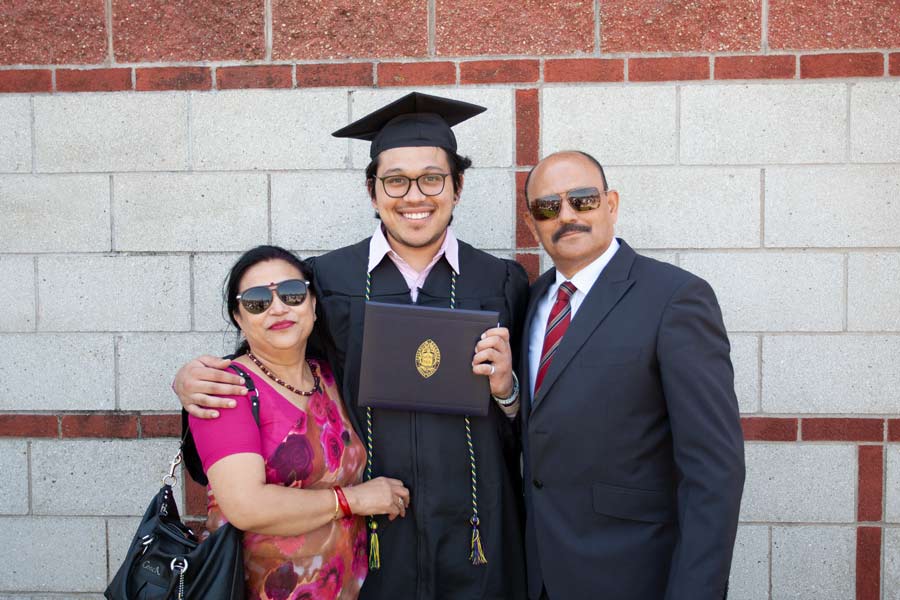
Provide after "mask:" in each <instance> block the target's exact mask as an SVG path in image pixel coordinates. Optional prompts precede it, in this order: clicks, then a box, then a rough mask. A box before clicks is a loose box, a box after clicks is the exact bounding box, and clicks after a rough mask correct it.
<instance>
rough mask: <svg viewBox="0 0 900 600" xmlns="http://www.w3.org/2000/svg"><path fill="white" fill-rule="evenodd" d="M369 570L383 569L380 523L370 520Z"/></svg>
mask: <svg viewBox="0 0 900 600" xmlns="http://www.w3.org/2000/svg"><path fill="white" fill-rule="evenodd" d="M369 519H370V520H369V570H370V571H377V570H378V569H380V568H381V546H380V545H379V544H378V523H376V522H375V519H374V518H372V517H370V518H369Z"/></svg>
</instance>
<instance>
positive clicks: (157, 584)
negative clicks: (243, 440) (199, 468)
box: [103, 365, 259, 600]
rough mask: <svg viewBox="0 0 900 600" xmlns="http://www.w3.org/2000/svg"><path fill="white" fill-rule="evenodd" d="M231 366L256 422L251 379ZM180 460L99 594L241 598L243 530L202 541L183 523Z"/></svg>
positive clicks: (227, 528) (155, 599) (140, 599)
mask: <svg viewBox="0 0 900 600" xmlns="http://www.w3.org/2000/svg"><path fill="white" fill-rule="evenodd" d="M231 368H232V369H233V370H234V371H235V372H237V373H238V374H239V375H241V376H242V377H243V378H244V381H245V383H246V385H247V389H248V390H249V394H248V397H249V398H250V401H251V408H252V411H253V419H254V420H255V421H256V424H257V426H259V396H258V393H257V392H256V388H255V386H254V385H253V380H252V379H250V377H249V376H248V375H247V373H245V372H244V371H243V370H242V369H241V368H240V367H238V366H236V365H232V366H231ZM183 445H184V438H182V447H183ZM181 460H182V449H179V452H178V455H177V456H176V457H175V459H174V460H173V461H172V463H171V465H170V466H169V472H168V474H167V475H166V476H165V477H164V478H163V486H162V488H160V490H159V492H157V494H156V496H154V498H153V500H151V501H150V506H148V507H147V510H146V512H144V517H143V518H142V519H141V524H140V525H139V526H138V529H137V533H135V535H134V538H133V539H132V541H131V546H130V547H129V548H128V554H127V555H126V557H125V562H123V563H122V566H121V567H119V570H118V571H117V572H116V575H115V577H114V578H113V580H112V581H111V582H110V584H109V586H108V587H107V588H106V591H105V592H104V594H103V595H104V596H106V598H107V600H201V599H215V600H229V599H230V600H244V597H245V595H246V589H245V584H244V559H243V547H242V543H241V542H242V539H243V533H242V532H241V531H240V530H239V529H236V528H235V527H234V526H232V525H231V524H230V523H227V524H225V525H224V526H222V527H220V528H219V529H217V530H216V531H215V532H213V533H212V534H210V536H209V537H208V538H207V539H205V540H203V541H202V542H201V541H198V540H197V537H196V536H195V535H194V532H193V531H191V529H190V528H189V527H187V526H186V525H185V524H184V523H182V522H181V516H180V514H179V512H178V505H177V504H176V503H175V496H174V495H173V492H172V485H173V484H174V483H175V481H176V478H175V470H176V468H177V467H178V465H180V464H181Z"/></svg>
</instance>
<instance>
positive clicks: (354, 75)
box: [297, 63, 373, 87]
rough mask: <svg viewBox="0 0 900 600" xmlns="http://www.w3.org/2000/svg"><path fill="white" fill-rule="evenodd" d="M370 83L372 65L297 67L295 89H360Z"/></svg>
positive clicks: (340, 64)
mask: <svg viewBox="0 0 900 600" xmlns="http://www.w3.org/2000/svg"><path fill="white" fill-rule="evenodd" d="M372 83H373V78H372V63H339V64H323V65H297V87H361V86H369V85H372Z"/></svg>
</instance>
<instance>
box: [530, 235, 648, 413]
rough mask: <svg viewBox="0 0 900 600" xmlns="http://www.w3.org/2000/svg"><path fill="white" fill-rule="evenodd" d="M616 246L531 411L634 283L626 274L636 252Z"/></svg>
mask: <svg viewBox="0 0 900 600" xmlns="http://www.w3.org/2000/svg"><path fill="white" fill-rule="evenodd" d="M619 243H620V245H621V246H620V247H619V250H618V251H617V252H616V254H615V256H613V258H612V260H611V261H610V262H609V264H608V265H606V268H605V269H603V272H602V273H601V274H600V277H598V278H597V281H596V282H594V285H593V287H591V289H590V291H588V293H587V296H586V297H585V299H584V302H582V303H581V306H580V307H579V309H578V313H577V314H576V315H575V318H574V319H572V322H571V323H570V325H569V328H568V329H567V330H566V334H565V336H563V339H562V341H561V342H560V344H559V348H558V349H557V350H556V354H555V355H554V356H553V362H551V363H550V368H549V369H547V374H546V375H545V376H544V381H543V382H542V383H541V389H540V390H538V394H537V395H536V396H535V398H534V402H532V409H531V410H532V412H534V411H535V410H537V408H538V407H539V406H540V404H541V402H542V401H543V399H544V398H545V397H546V396H547V393H548V392H549V390H550V388H552V387H553V384H554V383H555V382H556V380H557V379H558V378H559V376H560V374H561V373H562V372H563V371H564V370H565V369H566V367H567V366H568V365H569V363H570V362H572V359H573V358H575V354H576V353H577V352H578V350H579V349H580V348H581V347H582V346H583V345H584V343H585V342H586V341H587V340H588V338H589V337H590V336H591V335H592V334H593V333H594V330H596V329H597V327H599V326H600V323H602V322H603V319H605V318H606V316H607V315H608V314H609V311H611V310H612V309H613V307H614V306H615V305H616V304H618V302H619V300H621V299H622V297H623V296H624V295H625V294H626V293H627V292H628V290H629V289H630V288H631V286H632V285H634V280H633V279H628V275H629V273H630V271H631V265H632V264H633V263H634V257H635V252H634V250H632V249H631V247H630V246H628V244H626V243H625V242H624V241H622V240H619Z"/></svg>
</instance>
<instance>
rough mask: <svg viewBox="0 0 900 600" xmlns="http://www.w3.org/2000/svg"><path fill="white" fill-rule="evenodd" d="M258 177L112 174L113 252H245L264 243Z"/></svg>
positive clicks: (264, 207)
mask: <svg viewBox="0 0 900 600" xmlns="http://www.w3.org/2000/svg"><path fill="white" fill-rule="evenodd" d="M267 187H268V182H267V181H266V176H265V175H263V174H252V173H250V174H245V173H241V174H238V173H216V174H203V173H165V174H162V173H152V174H139V175H137V174H135V175H116V176H115V177H114V178H113V188H114V192H115V193H114V198H115V214H116V223H115V227H116V230H115V244H116V250H136V251H140V250H169V251H185V250H200V251H217V250H218V251H221V250H241V251H243V250H247V249H248V248H252V247H253V246H256V245H258V244H260V243H264V242H265V241H266V240H267V239H268V229H269V224H268V198H267V196H268V191H267Z"/></svg>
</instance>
